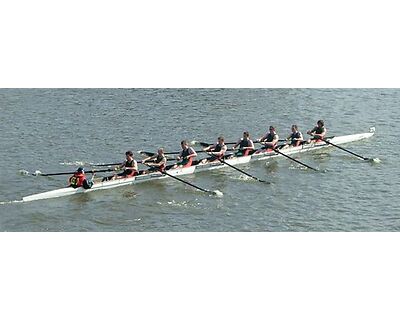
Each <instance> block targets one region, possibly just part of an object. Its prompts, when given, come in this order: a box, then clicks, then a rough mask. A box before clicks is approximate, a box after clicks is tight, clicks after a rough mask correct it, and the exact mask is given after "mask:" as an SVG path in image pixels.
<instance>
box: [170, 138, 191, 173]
mask: <svg viewBox="0 0 400 320" xmlns="http://www.w3.org/2000/svg"><path fill="white" fill-rule="evenodd" d="M181 148H182V151H181V153H180V154H179V156H178V157H177V160H178V163H177V164H176V165H175V166H174V167H173V168H178V167H180V168H187V167H190V166H191V165H192V164H193V160H194V158H195V157H197V152H196V151H194V149H193V148H192V147H190V146H189V143H188V142H187V141H186V140H183V141H182V142H181Z"/></svg>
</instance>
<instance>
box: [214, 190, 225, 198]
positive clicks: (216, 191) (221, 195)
mask: <svg viewBox="0 0 400 320" xmlns="http://www.w3.org/2000/svg"><path fill="white" fill-rule="evenodd" d="M212 195H213V196H216V197H217V198H222V197H223V196H224V194H223V193H222V192H221V191H219V190H213V191H212Z"/></svg>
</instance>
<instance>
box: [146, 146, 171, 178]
mask: <svg viewBox="0 0 400 320" xmlns="http://www.w3.org/2000/svg"><path fill="white" fill-rule="evenodd" d="M142 163H143V164H145V165H146V166H149V167H150V168H149V169H148V170H146V172H145V173H151V172H155V171H159V172H161V173H162V172H164V171H165V168H166V165H167V158H166V157H165V154H164V149H163V148H160V149H158V151H157V154H155V155H154V156H152V157H148V158H146V159H144V160H143V161H142Z"/></svg>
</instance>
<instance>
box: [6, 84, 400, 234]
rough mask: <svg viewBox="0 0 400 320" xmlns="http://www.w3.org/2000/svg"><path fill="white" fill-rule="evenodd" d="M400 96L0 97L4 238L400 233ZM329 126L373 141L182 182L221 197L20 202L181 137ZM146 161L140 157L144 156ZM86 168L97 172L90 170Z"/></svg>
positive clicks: (153, 191)
mask: <svg viewBox="0 0 400 320" xmlns="http://www.w3.org/2000/svg"><path fill="white" fill-rule="evenodd" d="M399 102H400V90H395V89H0V111H1V112H0V120H1V121H0V133H1V140H0V150H1V152H0V171H1V175H0V203H1V204H0V230H1V231H399V230H400V210H399V209H400V205H399V193H400V187H399V182H398V181H399V172H400V170H399V169H400V166H399V156H400V155H399V149H398V139H399V137H398V125H397V123H398V122H399V121H400V111H399ZM318 119H324V120H325V123H326V126H327V128H328V130H329V133H330V134H331V135H342V134H353V133H361V132H368V130H369V127H372V126H375V127H376V135H375V136H374V137H372V138H371V139H369V140H365V141H360V142H355V143H351V144H348V145H346V146H345V147H347V148H348V149H350V150H352V151H354V152H356V153H358V154H361V155H364V156H366V157H373V158H379V159H380V160H381V162H380V163H370V162H364V161H362V160H359V159H358V158H356V157H353V156H351V155H349V154H347V153H344V152H343V151H341V150H338V149H329V150H325V151H323V152H321V151H320V152H311V153H306V154H302V155H300V156H296V159H298V160H301V161H303V162H305V163H307V164H309V165H311V166H314V167H316V168H318V169H320V170H321V172H312V171H311V170H304V168H302V167H300V166H299V165H298V164H296V163H294V162H291V161H289V160H287V159H285V158H282V159H276V160H269V161H260V162H257V163H252V164H249V165H245V166H242V167H241V168H242V169H244V170H246V171H248V172H249V173H251V174H253V175H255V176H257V177H259V178H261V179H266V180H269V181H271V182H273V183H272V184H270V185H264V184H261V183H259V182H257V181H253V180H249V179H247V178H245V177H244V176H243V175H241V174H240V173H239V172H237V171H232V170H231V169H224V170H217V171H214V172H205V173H198V174H196V175H192V176H186V177H184V179H186V180H187V181H189V182H191V183H194V184H196V185H198V186H201V187H203V188H207V189H212V190H215V189H218V190H220V191H222V192H223V194H224V196H223V197H222V198H217V197H212V196H208V195H206V194H203V193H201V192H199V191H197V190H195V189H192V188H190V187H189V186H186V185H183V184H181V183H179V182H177V181H174V180H170V179H166V180H164V181H156V182H149V183H143V184H138V185H133V186H126V187H121V188H116V189H112V190H104V191H96V192H91V193H88V194H81V195H75V196H71V197H65V198H59V199H51V200H42V201H35V202H31V203H19V202H13V201H14V200H21V198H22V197H23V196H26V195H30V194H34V193H38V192H43V191H48V190H52V189H57V188H60V187H63V186H64V185H65V184H66V179H67V176H59V177H52V178H49V177H33V176H24V175H21V174H19V171H20V170H28V171H30V172H34V171H35V170H41V171H42V172H58V171H73V170H74V169H76V167H77V165H78V163H80V162H85V163H102V162H118V161H120V160H121V161H122V160H123V159H124V153H125V151H126V150H133V151H137V150H149V151H154V150H156V149H157V148H158V147H160V146H163V147H165V148H166V151H177V150H179V149H180V145H179V142H180V141H181V140H182V139H188V140H199V141H206V142H210V143H211V142H214V141H215V140H216V138H217V136H218V135H220V134H223V135H224V136H225V137H226V139H227V140H229V141H235V140H236V139H237V138H239V137H240V136H241V133H242V132H243V131H244V130H249V131H250V133H251V134H252V136H253V137H259V136H261V135H262V134H263V133H264V132H265V131H266V128H267V127H268V126H269V125H270V124H273V125H275V126H276V127H277V129H278V133H279V134H280V135H281V137H282V136H286V135H288V134H289V131H290V126H291V124H293V123H296V124H298V125H299V127H300V129H301V130H302V131H303V132H305V131H306V130H307V129H309V128H311V127H313V126H314V125H315V123H316V121H317V120H318ZM138 157H139V155H137V158H138ZM86 168H89V167H87V166H86Z"/></svg>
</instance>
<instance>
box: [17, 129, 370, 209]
mask: <svg viewBox="0 0 400 320" xmlns="http://www.w3.org/2000/svg"><path fill="white" fill-rule="evenodd" d="M374 133H375V128H370V130H369V132H367V133H359V134H352V135H345V136H338V137H330V138H327V140H328V141H329V142H331V143H332V144H336V145H340V144H345V143H349V142H355V141H359V140H363V139H368V138H370V137H372V136H373V135H374ZM325 148H331V145H330V144H327V143H325V142H323V141H320V142H316V143H313V142H312V143H310V144H303V145H301V146H298V147H287V148H282V149H280V152H281V153H283V154H286V155H292V154H298V153H303V152H308V151H313V150H320V149H325ZM275 157H282V155H281V154H279V153H276V152H275V151H274V150H262V149H259V150H258V151H257V152H255V153H253V154H252V155H248V156H244V157H235V156H231V157H228V158H226V159H225V160H224V161H225V162H226V163H228V164H230V165H234V166H236V165H242V164H246V163H249V162H253V161H261V160H267V159H270V158H275ZM226 167H228V166H227V165H226V164H224V163H221V162H213V163H206V164H201V163H198V164H196V165H193V166H191V167H188V168H175V169H170V170H168V171H167V172H168V173H169V174H170V175H172V176H183V175H189V174H194V173H196V172H203V171H209V170H216V169H222V168H226ZM166 178H168V176H166V175H165V174H162V173H161V172H154V173H149V174H142V175H139V176H136V177H131V178H122V179H116V180H110V181H104V182H102V181H95V183H94V184H93V186H92V188H91V189H84V188H77V189H74V188H72V187H67V188H61V189H57V190H52V191H47V192H43V193H38V194H33V195H30V196H26V197H23V198H22V201H24V202H29V201H35V200H43V199H51V198H59V197H64V196H70V195H74V194H79V193H86V192H92V191H96V190H106V189H112V188H117V187H122V186H127V185H131V184H136V183H141V182H146V181H152V180H160V179H166Z"/></svg>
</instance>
